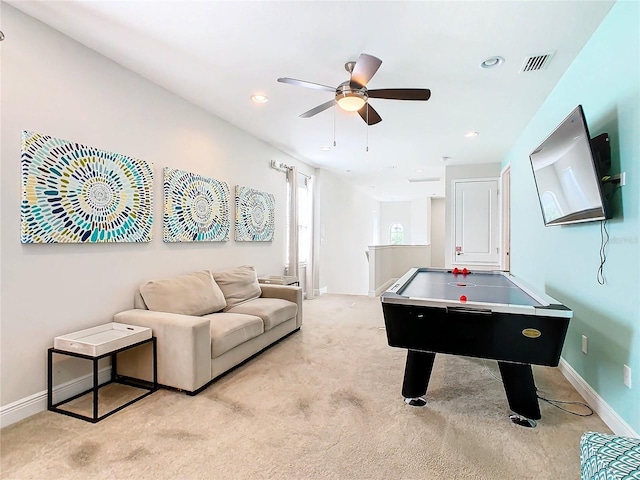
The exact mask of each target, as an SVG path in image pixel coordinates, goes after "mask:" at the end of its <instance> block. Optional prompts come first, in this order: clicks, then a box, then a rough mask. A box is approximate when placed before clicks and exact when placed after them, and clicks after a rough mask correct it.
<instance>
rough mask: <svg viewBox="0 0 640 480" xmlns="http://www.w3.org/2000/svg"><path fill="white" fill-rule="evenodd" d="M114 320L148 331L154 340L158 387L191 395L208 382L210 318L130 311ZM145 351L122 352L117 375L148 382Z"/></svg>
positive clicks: (209, 373)
mask: <svg viewBox="0 0 640 480" xmlns="http://www.w3.org/2000/svg"><path fill="white" fill-rule="evenodd" d="M113 321H114V322H117V323H125V324H128V325H136V326H140V327H148V328H151V331H152V333H153V335H154V336H155V337H156V339H157V349H158V350H157V352H158V383H160V384H161V385H166V386H169V387H173V388H178V389H181V390H187V391H189V392H193V391H194V390H197V389H198V388H200V387H202V386H203V385H205V384H207V383H208V382H209V381H210V380H211V331H210V328H209V319H206V318H201V317H195V316H190V315H179V314H175V313H165V312H154V311H151V310H141V309H133V310H127V311H124V312H120V313H117V314H116V315H114V317H113ZM148 347H149V348H147V349H146V350H147V351H148V352H150V350H151V347H150V345H148ZM144 350H145V349H144V346H143V347H140V348H135V349H131V350H127V351H125V352H122V353H121V354H120V355H119V356H118V373H119V374H121V375H128V376H132V377H134V378H143V379H146V380H150V379H151V375H150V371H151V370H150V368H147V365H149V364H150V362H149V360H148V359H149V353H146V352H145V351H144ZM143 355H144V356H143ZM145 359H146V360H145Z"/></svg>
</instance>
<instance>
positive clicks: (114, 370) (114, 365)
mask: <svg viewBox="0 0 640 480" xmlns="http://www.w3.org/2000/svg"><path fill="white" fill-rule="evenodd" d="M116 378H118V354H117V353H112V354H111V381H112V382H115V380H116Z"/></svg>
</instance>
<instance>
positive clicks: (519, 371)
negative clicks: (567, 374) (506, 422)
mask: <svg viewBox="0 0 640 480" xmlns="http://www.w3.org/2000/svg"><path fill="white" fill-rule="evenodd" d="M498 368H499V369H500V375H501V376H502V384H503V385H504V391H505V393H506V394H507V400H508V401H509V408H510V409H511V410H512V411H513V412H514V413H515V415H510V416H509V418H510V419H511V421H512V422H513V423H515V424H517V425H520V426H523V427H535V426H536V422H535V421H536V420H540V418H542V416H541V415H540V405H539V404H538V396H537V394H536V384H535V382H534V379H533V371H532V370H531V365H529V364H524V363H510V362H498Z"/></svg>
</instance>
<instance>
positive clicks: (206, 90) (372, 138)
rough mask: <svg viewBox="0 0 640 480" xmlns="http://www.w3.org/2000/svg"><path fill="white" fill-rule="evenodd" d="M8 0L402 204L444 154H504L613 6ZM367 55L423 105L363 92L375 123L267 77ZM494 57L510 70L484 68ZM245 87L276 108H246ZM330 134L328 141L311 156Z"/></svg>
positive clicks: (432, 188) (299, 74)
mask: <svg viewBox="0 0 640 480" xmlns="http://www.w3.org/2000/svg"><path fill="white" fill-rule="evenodd" d="M7 3H9V4H11V5H13V6H15V7H16V8H18V9H20V10H22V11H23V12H25V13H27V14H28V15H31V16H33V17H35V18H37V19H39V20H41V21H42V22H44V23H46V24H48V25H50V26H51V27H53V28H55V29H56V30H59V31H61V32H63V33H64V34H66V35H68V36H69V37H71V38H73V39H75V40H77V41H78V42H80V43H82V44H84V45H86V46H88V47H89V48H92V49H94V50H95V51H97V52H99V53H101V54H102V55H104V56H106V57H108V58H111V59H112V60H114V61H115V62H117V63H119V64H121V65H123V66H125V67H126V68H128V69H130V70H132V71H134V72H137V73H138V74H140V75H141V76H143V77H145V78H147V79H149V80H151V81H152V82H154V83H156V84H158V85H161V86H163V87H165V88H166V89H167V90H170V91H172V92H174V93H176V94H177V95H179V96H181V97H183V98H184V99H186V100H188V101H190V102H192V103H195V104H197V105H199V106H200V107H202V108H203V109H205V110H207V111H209V112H211V113H212V114H214V115H216V116H218V117H220V118H222V119H224V120H226V121H228V122H230V123H232V124H233V125H236V126H237V127H239V128H241V129H242V130H245V131H247V132H249V133H250V134H252V135H253V136H255V137H257V138H260V139H262V140H264V141H265V142H267V143H269V144H271V145H273V146H275V147H277V148H279V149H281V150H283V151H284V152H287V153H289V154H290V155H292V156H293V157H295V158H297V159H300V160H302V161H304V162H306V163H309V164H311V165H314V166H318V167H322V168H326V169H329V170H332V171H335V172H337V173H339V174H341V175H344V176H345V178H346V179H347V180H348V181H350V182H352V183H354V184H355V185H357V186H358V187H360V188H362V189H363V190H364V191H365V192H367V193H368V194H369V195H371V196H373V197H374V198H377V199H378V200H381V201H394V200H395V201H400V200H408V199H410V198H416V197H420V196H421V197H424V196H428V195H437V196H442V195H443V194H444V185H443V182H442V181H440V182H426V183H413V184H410V183H409V182H408V181H407V180H408V179H409V178H431V177H436V178H441V179H442V178H443V176H444V165H445V162H443V161H442V157H450V159H449V160H448V161H447V162H446V164H448V165H460V164H472V163H492V162H500V161H501V160H502V159H503V158H504V156H505V155H506V153H507V152H508V151H509V149H510V147H511V146H512V145H513V143H514V142H515V141H516V139H517V138H518V136H519V134H520V132H521V131H522V130H523V129H524V127H525V126H526V125H527V123H528V122H529V120H530V119H531V117H532V116H533V115H534V113H535V112H536V110H537V109H538V107H539V106H540V105H541V104H542V102H543V101H544V99H545V98H546V97H547V95H548V94H549V92H550V91H551V90H552V88H553V87H554V85H555V84H556V83H557V81H558V80H559V79H560V77H561V76H562V74H563V73H564V71H565V70H566V69H567V67H568V66H569V65H570V64H571V62H572V61H573V59H574V58H575V57H576V55H577V54H578V52H579V51H580V49H581V48H582V47H583V45H584V44H585V43H586V41H587V40H588V39H589V37H590V36H591V34H592V33H593V31H594V30H595V29H596V27H597V26H598V24H599V23H600V22H601V21H602V19H603V18H604V17H605V16H606V14H607V12H608V11H609V9H610V8H611V6H612V4H613V3H614V2H613V1H543V0H538V1H518V0H512V1H452V0H450V1H411V2H391V1H339V2H329V1H294V2H285V1H259V2H247V1H177V0H176V1H164V2H160V1H126V0H125V1H77V0H71V1H18V0H9V1H8V2H7ZM363 52H364V53H368V54H371V55H374V56H376V57H378V58H380V59H381V60H382V66H381V67H380V69H379V70H378V72H377V73H376V74H375V76H374V77H373V78H372V80H371V81H370V82H369V84H368V85H367V86H368V87H369V88H372V89H377V88H429V89H431V99H430V100H429V101H427V102H419V101H394V100H382V99H372V100H371V101H370V103H371V105H372V106H373V107H374V108H375V109H376V110H377V111H378V113H379V114H380V116H381V117H382V122H381V123H379V124H377V125H373V126H370V127H367V126H366V124H365V123H364V121H363V120H362V119H361V118H360V117H359V116H358V114H357V113H350V114H348V113H346V112H343V111H341V110H339V109H337V108H336V109H329V110H326V111H324V112H322V113H319V114H318V115H316V116H314V117H312V118H306V119H304V118H299V117H298V115H300V114H301V113H303V112H306V111H307V110H309V109H311V108H313V107H315V106H316V105H319V104H321V103H324V102H326V101H328V100H331V98H332V94H331V92H327V91H321V90H313V89H307V88H301V87H297V86H292V85H286V84H282V83H278V82H277V81H276V79H277V78H278V77H292V78H296V79H301V80H306V81H310V82H314V83H320V84H324V85H330V86H337V85H338V84H340V83H341V82H343V81H345V80H347V79H348V78H349V75H348V73H347V72H346V70H345V69H344V64H345V63H346V62H347V61H352V60H356V59H357V58H358V55H359V54H360V53H363ZM547 52H556V53H555V55H554V57H553V58H552V60H551V62H550V63H549V64H548V67H547V68H546V69H544V70H540V71H536V72H529V73H519V71H520V69H521V67H522V64H523V62H524V59H525V58H526V57H528V56H530V55H537V54H542V53H547ZM494 55H500V56H502V57H504V59H505V62H504V64H503V65H501V66H500V67H498V68H495V69H482V68H480V63H481V62H482V61H483V60H485V59H486V58H488V57H491V56H494ZM254 93H261V94H265V95H267V96H268V97H269V99H270V101H269V103H266V104H262V105H260V104H256V103H253V102H252V101H251V100H250V96H251V95H252V94H254ZM334 110H335V113H334ZM567 113H569V112H567ZM334 119H335V120H334ZM334 126H335V128H334ZM334 131H335V140H336V146H335V147H332V149H331V150H330V151H322V150H320V147H322V146H331V145H333V141H334ZM469 131H478V132H479V133H480V135H479V136H477V137H475V138H466V137H465V136H464V135H465V133H466V132H469ZM541 140H542V139H541ZM367 145H368V149H369V150H368V152H367V151H366V147H367ZM268 160H269V159H265V161H268ZM417 170H422V172H418V171H417Z"/></svg>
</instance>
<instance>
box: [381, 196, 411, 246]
mask: <svg viewBox="0 0 640 480" xmlns="http://www.w3.org/2000/svg"><path fill="white" fill-rule="evenodd" d="M411 218H412V215H411V202H380V245H389V244H390V243H391V232H390V230H389V227H391V225H393V224H394V223H399V224H401V225H402V227H403V228H404V230H403V231H404V241H403V242H402V245H410V244H411Z"/></svg>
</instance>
